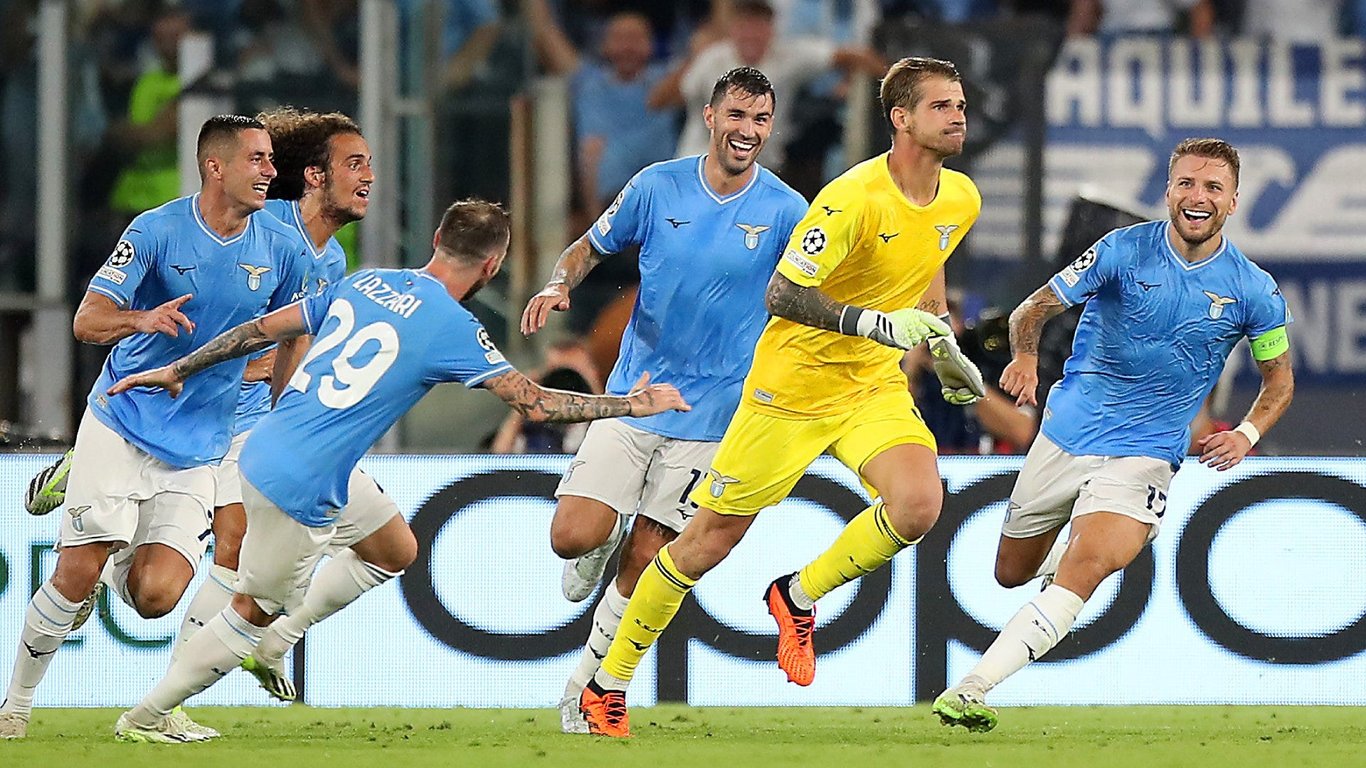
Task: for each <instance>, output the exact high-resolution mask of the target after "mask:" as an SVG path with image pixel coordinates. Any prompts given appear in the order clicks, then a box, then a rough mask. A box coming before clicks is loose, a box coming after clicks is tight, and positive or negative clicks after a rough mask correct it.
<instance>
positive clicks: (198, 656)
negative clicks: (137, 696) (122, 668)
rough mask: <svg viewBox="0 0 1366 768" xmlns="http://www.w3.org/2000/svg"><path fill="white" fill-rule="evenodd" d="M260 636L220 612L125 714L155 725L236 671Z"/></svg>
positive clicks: (260, 629) (232, 613)
mask: <svg viewBox="0 0 1366 768" xmlns="http://www.w3.org/2000/svg"><path fill="white" fill-rule="evenodd" d="M263 632H265V628H264V627H258V626H256V625H255V624H252V623H251V622H249V621H247V620H246V619H244V618H242V617H241V616H238V615H237V611H235V610H233V609H232V607H231V606H229V607H227V608H224V609H223V610H222V611H221V612H219V614H218V615H217V616H214V617H213V618H212V619H210V620H209V621H208V623H206V624H205V625H204V631H203V632H195V633H194V636H193V637H191V638H190V640H189V642H187V643H185V647H184V648H182V649H181V651H180V655H179V656H177V657H176V659H175V661H173V662H171V668H170V669H168V670H166V676H165V677H163V678H161V682H159V683H157V684H156V687H154V688H152V690H151V692H150V693H148V694H147V696H146V697H145V698H143V700H142V701H141V702H140V703H139V704H138V705H137V706H136V707H134V708H133V709H132V710H130V711H129V713H128V717H129V719H130V720H132V721H133V723H134V724H135V725H140V726H143V727H150V726H154V725H156V724H157V723H159V722H160V721H161V719H162V718H163V717H165V716H166V715H168V714H170V712H171V710H172V709H175V708H176V707H177V706H179V705H180V704H181V702H183V701H185V700H186V699H188V698H190V697H191V696H193V695H195V694H196V693H199V692H200V691H202V690H204V689H205V688H208V687H209V686H211V685H213V684H214V683H216V682H218V681H219V680H220V679H222V677H223V676H224V675H226V674H228V673H229V672H231V671H232V670H234V669H236V668H237V665H238V664H241V663H242V659H244V658H246V657H247V654H249V653H251V651H252V649H253V648H255V647H256V643H257V642H258V641H259V640H260V639H261V634H262V633H263Z"/></svg>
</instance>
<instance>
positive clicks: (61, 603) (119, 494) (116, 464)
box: [0, 115, 311, 738]
mask: <svg viewBox="0 0 1366 768" xmlns="http://www.w3.org/2000/svg"><path fill="white" fill-rule="evenodd" d="M198 164H199V172H200V176H201V178H202V180H203V184H202V187H201V191H200V192H199V193H198V194H196V195H193V196H191V197H186V198H181V199H179V200H174V201H172V202H170V203H167V204H166V205H163V206H161V207H160V208H156V209H153V210H151V211H147V212H146V213H143V214H141V215H139V216H138V217H137V218H135V219H134V220H133V222H132V223H131V224H129V225H128V228H127V229H126V230H125V231H124V233H123V237H122V238H121V239H120V240H119V242H118V244H117V245H116V246H115V247H114V251H113V253H112V254H111V255H110V256H109V260H108V261H107V262H105V264H104V266H103V267H101V268H100V270H99V271H98V272H97V273H96V274H95V277H94V278H93V279H92V280H91V281H90V288H89V290H88V292H87V293H86V295H85V298H84V299H83V300H82V302H81V305H80V307H79V308H78V309H77V311H76V318H75V322H74V330H75V335H76V338H78V339H79V340H81V341H84V342H86V343H92V344H115V346H114V349H113V350H112V351H111V352H110V353H109V358H108V359H107V360H106V361H105V363H104V369H103V371H102V372H101V374H100V378H99V379H98V380H97V381H96V382H95V386H94V389H92V390H91V393H90V397H89V405H88V408H87V409H86V412H85V415H84V416H83V417H82V418H81V423H80V427H79V429H78V430H77V433H76V445H75V448H74V449H73V450H74V453H73V457H72V462H71V472H70V477H69V482H68V488H67V491H66V494H67V499H66V501H67V504H66V514H64V515H62V522H61V534H60V537H59V539H58V545H57V546H58V549H59V552H58V556H57V566H56V569H55V570H54V572H53V574H52V577H51V578H50V579H48V580H47V581H46V582H44V583H43V584H42V585H41V586H40V587H39V588H38V591H37V592H36V593H35V594H34V596H33V600H32V602H30V603H29V607H28V612H27V614H26V615H25V617H24V628H23V630H22V632H21V633H20V636H19V638H20V639H19V649H18V654H17V658H16V659H15V664H14V672H13V674H12V676H11V678H10V682H9V689H8V690H7V691H6V694H5V701H4V704H3V705H0V737H5V738H22V737H23V736H24V735H26V733H27V729H28V721H29V715H30V712H31V710H32V706H33V694H34V691H35V689H36V688H37V686H38V683H39V682H40V681H41V680H42V678H43V674H44V673H45V672H46V670H47V666H48V664H49V663H50V662H51V660H52V656H53V654H54V653H55V652H56V651H57V648H58V647H60V646H61V644H62V641H63V640H64V639H65V638H66V636H67V634H68V633H69V632H70V630H71V625H72V623H73V621H74V620H75V618H76V615H77V613H78V612H79V611H81V607H82V604H83V603H85V602H86V601H87V599H88V598H91V597H93V594H94V589H95V584H96V580H97V579H99V578H100V576H101V571H102V570H103V569H104V567H105V564H106V562H112V567H111V575H110V576H109V577H107V578H108V580H109V581H110V582H112V584H113V588H114V589H115V590H116V591H117V592H118V593H119V595H120V596H121V597H122V598H123V599H124V601H125V602H127V603H128V604H129V605H131V606H133V608H135V609H136V610H137V612H138V613H139V615H141V616H144V617H147V618H155V617H158V616H164V615H166V614H167V613H169V612H170V611H171V609H172V608H174V607H175V605H176V603H177V602H178V601H179V600H180V596H181V594H182V593H183V592H184V590H185V587H186V585H187V584H189V582H190V579H191V578H192V577H193V576H194V571H195V567H196V565H197V564H198V562H199V559H200V558H201V557H202V556H203V554H204V546H205V544H204V542H205V540H206V539H207V533H208V528H209V525H210V523H209V515H210V511H211V510H212V508H213V495H214V475H213V467H212V466H210V465H211V464H212V463H213V462H215V461H217V460H218V459H219V458H221V457H222V456H223V454H224V453H225V452H226V451H227V449H228V442H229V439H230V437H231V434H230V433H231V428H232V418H233V410H234V407H235V405H236V402H237V391H238V388H239V386H240V384H241V380H242V375H243V369H244V368H245V362H237V363H234V364H232V365H225V366H221V367H219V368H215V369H214V370H213V371H211V372H210V373H209V374H207V375H205V376H203V377H201V378H199V379H196V380H195V382H194V384H193V385H192V386H189V387H186V388H185V390H184V392H183V393H182V396H181V397H180V399H178V400H173V399H172V398H171V397H170V396H168V395H167V394H166V393H164V392H152V391H148V390H138V391H135V392H131V393H129V394H128V395H127V396H126V397H120V398H110V397H108V396H107V395H106V394H105V391H106V390H107V389H108V388H109V387H110V385H112V384H113V383H114V382H115V381H117V380H118V379H119V378H121V377H122V376H124V375H126V374H128V373H130V372H132V371H136V370H141V369H145V368H147V367H149V366H155V365H164V364H165V363H167V362H169V361H172V360H175V359H176V358H178V357H180V356H182V355H184V354H186V353H189V352H192V351H194V350H195V349H197V348H199V347H200V346H202V345H203V344H204V342H205V341H207V340H209V339H211V338H213V337H214V336H216V335H217V334H219V333H221V332H223V331H225V330H227V329H230V328H233V327H235V326H237V325H239V324H240V323H242V322H244V321H246V320H249V319H251V318H252V317H256V316H258V315H261V314H263V313H264V312H265V311H267V310H274V309H278V308H280V307H283V306H285V305H287V304H289V303H290V302H291V301H293V300H294V298H295V292H296V291H297V290H298V289H299V286H300V285H302V283H303V281H304V279H305V276H306V274H307V272H308V267H309V264H308V261H311V258H310V257H309V256H308V254H307V252H306V250H305V246H304V244H303V243H302V242H300V240H299V237H298V234H297V233H296V232H294V231H293V230H292V229H290V228H288V227H286V226H284V225H283V224H281V223H280V222H279V221H278V220H277V219H275V218H274V217H273V216H271V215H269V214H262V213H260V211H261V209H262V207H264V205H265V202H266V190H267V188H268V187H269V186H270V182H271V179H273V178H274V177H275V167H274V165H272V163H271V143H270V136H269V134H267V133H266V131H265V129H264V127H263V126H262V125H261V123H260V122H258V121H257V120H255V119H253V118H250V117H242V116H237V115H224V116H219V117H214V118H211V119H210V120H208V121H207V122H205V123H204V126H203V127H202V128H201V129H200V132H199V141H198ZM92 606H93V602H92V603H89V604H87V615H88V610H89V608H90V607H92ZM172 721H173V722H175V723H177V726H176V727H178V728H180V729H182V730H193V728H192V726H193V724H192V723H189V722H187V721H188V718H185V717H184V716H183V714H178V715H177V716H176V717H173V718H172Z"/></svg>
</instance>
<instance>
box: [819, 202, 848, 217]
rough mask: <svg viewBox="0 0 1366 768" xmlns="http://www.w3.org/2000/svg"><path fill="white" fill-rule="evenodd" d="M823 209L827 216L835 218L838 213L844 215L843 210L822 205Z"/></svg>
mask: <svg viewBox="0 0 1366 768" xmlns="http://www.w3.org/2000/svg"><path fill="white" fill-rule="evenodd" d="M821 208H822V209H823V210H824V211H825V215H826V216H834V215H835V214H837V213H844V209H843V208H831V207H830V206H828V205H822V206H821Z"/></svg>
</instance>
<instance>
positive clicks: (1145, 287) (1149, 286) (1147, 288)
mask: <svg viewBox="0 0 1366 768" xmlns="http://www.w3.org/2000/svg"><path fill="white" fill-rule="evenodd" d="M1161 285H1162V283H1145V282H1143V281H1142V280H1139V281H1138V287H1139V288H1142V289H1143V292H1144V293H1147V292H1148V291H1151V290H1152V289H1154V288H1159V287H1161Z"/></svg>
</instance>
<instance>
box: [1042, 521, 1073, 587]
mask: <svg viewBox="0 0 1366 768" xmlns="http://www.w3.org/2000/svg"><path fill="white" fill-rule="evenodd" d="M1067 542H1068V538H1067V533H1066V532H1063V533H1059V534H1058V538H1056V539H1054V540H1053V546H1052V548H1050V549H1049V550H1048V554H1047V555H1045V556H1044V559H1043V562H1042V563H1039V569H1038V570H1037V571H1035V572H1034V578H1036V579H1037V578H1038V577H1040V576H1053V575H1056V574H1057V573H1058V564H1059V563H1061V562H1062V556H1063V553H1065V552H1066V551H1067Z"/></svg>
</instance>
